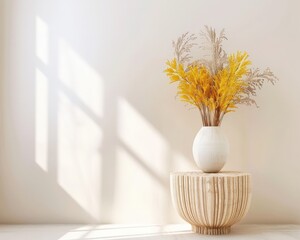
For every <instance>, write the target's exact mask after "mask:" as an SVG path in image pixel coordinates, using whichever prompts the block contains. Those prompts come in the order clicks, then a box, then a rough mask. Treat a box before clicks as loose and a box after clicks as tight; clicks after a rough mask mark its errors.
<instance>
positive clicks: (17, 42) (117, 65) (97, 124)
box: [0, 0, 300, 224]
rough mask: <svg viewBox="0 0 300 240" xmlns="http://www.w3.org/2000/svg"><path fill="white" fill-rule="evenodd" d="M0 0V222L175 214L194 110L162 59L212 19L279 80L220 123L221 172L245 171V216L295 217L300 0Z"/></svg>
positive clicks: (149, 218)
mask: <svg viewBox="0 0 300 240" xmlns="http://www.w3.org/2000/svg"><path fill="white" fill-rule="evenodd" d="M0 4H1V7H0V80H1V86H0V90H1V95H0V100H1V102H0V106H1V109H0V114H1V115H0V129H1V134H0V143H1V146H0V149H1V151H0V210H1V211H0V212H1V213H0V222H3V223H154V224H160V223H176V222H181V221H182V220H180V218H179V217H178V215H177V213H176V211H174V209H173V207H172V202H171V198H170V191H169V174H170V172H171V171H179V170H182V171H185V170H191V169H196V165H195V163H194V162H193V159H192V151H191V146H192V143H193V139H194V137H195V135H196V133H197V131H198V130H199V129H200V127H201V119H200V116H199V113H198V112H197V111H196V110H195V109H191V108H190V107H188V106H185V104H184V103H181V102H179V101H178V99H177V98H176V96H175V95H176V87H175V86H173V85H169V84H168V79H167V77H166V76H165V74H164V73H163V70H164V68H165V66H164V64H165V62H166V60H167V59H170V58H172V57H173V49H172V40H174V39H176V38H177V37H178V36H179V35H180V34H182V33H184V32H187V31H190V32H195V33H196V34H197V33H199V31H200V28H201V27H203V26H204V25H210V26H212V27H215V28H216V29H217V30H221V29H222V28H225V29H226V33H227V36H228V38H229V39H230V41H228V42H225V43H224V47H225V48H226V49H227V50H228V52H232V51H236V50H238V49H240V50H247V51H248V52H249V54H250V57H251V59H255V61H253V64H254V65H255V66H258V67H261V68H265V67H270V68H271V69H272V70H273V71H274V73H276V75H277V76H278V77H279V78H280V82H279V83H278V84H276V85H275V86H268V88H265V89H263V90H262V91H261V92H260V94H259V95H258V96H257V102H258V104H259V106H260V108H258V109H256V108H247V107H242V108H241V109H239V110H238V111H237V112H236V113H231V114H229V115H228V116H227V117H226V118H225V119H224V122H223V126H222V127H223V131H224V132H225V134H226V135H227V137H228V139H229V141H230V148H231V150H230V158H229V161H228V163H227V165H226V167H225V170H240V171H249V172H250V173H252V179H253V183H254V185H253V199H252V207H251V209H250V211H249V214H248V215H247V217H246V218H245V220H244V222H246V223H300V216H299V214H298V212H300V207H299V204H298V202H299V201H300V194H299V193H300V191H298V190H300V189H299V186H298V182H299V181H300V178H299V175H298V173H297V169H299V167H300V165H299V161H298V159H299V157H300V152H299V148H298V145H297V144H296V142H297V140H298V138H299V137H300V132H299V131H297V129H293V128H288V126H297V124H298V122H299V120H300V112H299V102H300V97H299V94H298V89H299V87H300V81H298V73H297V71H296V70H295V69H297V64H298V55H299V54H298V53H299V51H300V47H299V45H298V42H299V40H300V30H299V27H298V25H299V23H300V18H299V16H298V9H299V3H298V2H297V1H292V0H291V1H285V0H273V1H270V0H254V1H253V0H251V1H250V0H249V1H239V0H229V1H218V0H212V1H204V0H203V1H202V0H201V1H197V0H178V1H172V2H171V1H161V0H152V1H150V0H149V1H147V0H146V1H139V0H126V1H121V0H112V1H95V0H66V1H60V0H40V1H34V0H26V1H23V0H0ZM3 4H4V5H3ZM2 6H4V7H2ZM2 11H3V12H4V13H3V14H2ZM285 169H289V172H287V171H285ZM278 176H282V177H280V178H279V177H278ZM286 186H289V187H286ZM278 192H280V193H282V194H278ZM286 196H291V197H289V198H287V197H286Z"/></svg>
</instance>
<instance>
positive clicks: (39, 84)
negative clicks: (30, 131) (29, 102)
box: [35, 69, 48, 171]
mask: <svg viewBox="0 0 300 240" xmlns="http://www.w3.org/2000/svg"><path fill="white" fill-rule="evenodd" d="M35 162H36V163H37V165H38V166H40V167H41V168H42V169H43V170H44V171H47V170H48V79H47V77H46V76H45V75H44V74H43V73H42V72H41V71H40V70H38V69H36V72H35Z"/></svg>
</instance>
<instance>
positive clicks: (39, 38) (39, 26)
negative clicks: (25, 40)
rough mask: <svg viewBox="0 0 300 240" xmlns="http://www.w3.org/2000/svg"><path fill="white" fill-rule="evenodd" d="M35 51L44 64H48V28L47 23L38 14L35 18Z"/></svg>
mask: <svg viewBox="0 0 300 240" xmlns="http://www.w3.org/2000/svg"><path fill="white" fill-rule="evenodd" d="M35 53H36V56H37V57H38V58H39V59H40V60H41V61H42V62H43V63H44V64H48V56H49V29H48V25H47V24H46V23H45V22H44V21H43V20H42V19H41V18H40V17H38V16H37V17H36V19H35Z"/></svg>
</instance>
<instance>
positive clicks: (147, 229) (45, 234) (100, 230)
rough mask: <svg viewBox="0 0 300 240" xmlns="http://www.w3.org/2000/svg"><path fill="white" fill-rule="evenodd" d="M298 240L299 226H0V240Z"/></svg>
mask: <svg viewBox="0 0 300 240" xmlns="http://www.w3.org/2000/svg"><path fill="white" fill-rule="evenodd" d="M12 239H13V240H19V239H22V240H97V239H135V240H154V239H155V240H158V239H162V240H181V239H182V240H194V239H197V240H198V239H243V240H248V239H272V240H277V239H278V240H289V239H300V225H237V226H234V227H233V228H232V232H231V234H230V235H223V236H205V235H198V234H194V233H192V232H191V230H190V227H189V225H167V226H158V225H147V226H141V225H0V240H12Z"/></svg>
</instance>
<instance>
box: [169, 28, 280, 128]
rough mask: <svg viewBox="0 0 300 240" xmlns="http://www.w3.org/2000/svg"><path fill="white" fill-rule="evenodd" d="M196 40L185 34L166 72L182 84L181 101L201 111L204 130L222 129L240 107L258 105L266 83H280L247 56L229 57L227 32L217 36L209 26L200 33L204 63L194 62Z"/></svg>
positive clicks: (180, 39)
mask: <svg viewBox="0 0 300 240" xmlns="http://www.w3.org/2000/svg"><path fill="white" fill-rule="evenodd" d="M196 39H197V37H196V35H194V34H189V33H185V34H183V35H182V36H180V37H179V38H178V40H177V41H174V42H173V47H174V52H175V57H174V59H172V60H169V61H167V63H166V64H167V68H166V70H165V72H166V74H167V76H168V77H169V78H170V80H171V83H174V82H177V83H178V95H179V96H180V99H181V100H182V101H184V102H187V103H189V104H192V105H194V106H196V107H197V108H198V109H199V111H200V114H201V118H202V123H203V126H220V124H221V122H222V120H223V117H224V115H225V114H226V113H229V112H233V111H234V110H235V109H236V108H237V105H238V104H246V105H256V102H255V100H254V99H253V98H252V97H253V96H255V95H256V91H257V89H261V87H262V86H263V84H264V82H265V81H268V82H270V83H272V84H274V83H275V82H276V80H277V78H276V77H275V76H274V74H273V73H272V72H271V71H270V69H266V70H264V71H260V70H259V69H258V68H255V69H251V68H250V66H251V62H250V60H249V55H248V53H247V52H240V51H238V52H237V53H233V54H229V55H227V54H226V52H225V51H224V50H223V48H222V41H223V40H227V38H226V36H225V34H224V30H222V31H221V32H220V34H219V35H217V34H216V31H215V30H214V29H212V28H210V27H207V26H206V27H205V30H204V31H202V32H201V33H200V39H201V40H202V42H201V45H200V49H201V50H203V51H204V52H205V56H206V57H205V58H204V59H198V60H192V57H191V55H190V53H191V50H192V48H193V47H195V46H197V44H196V43H195V40H196Z"/></svg>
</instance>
